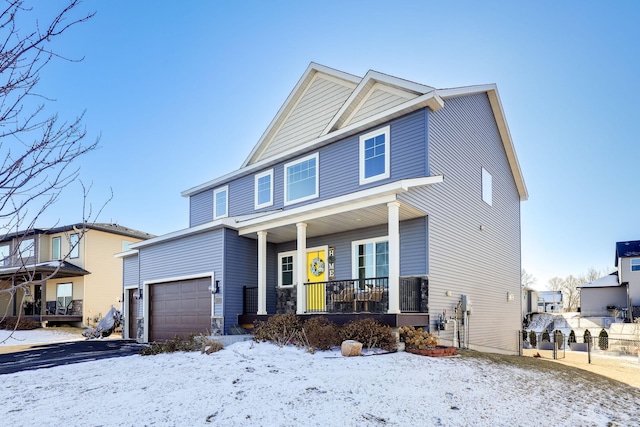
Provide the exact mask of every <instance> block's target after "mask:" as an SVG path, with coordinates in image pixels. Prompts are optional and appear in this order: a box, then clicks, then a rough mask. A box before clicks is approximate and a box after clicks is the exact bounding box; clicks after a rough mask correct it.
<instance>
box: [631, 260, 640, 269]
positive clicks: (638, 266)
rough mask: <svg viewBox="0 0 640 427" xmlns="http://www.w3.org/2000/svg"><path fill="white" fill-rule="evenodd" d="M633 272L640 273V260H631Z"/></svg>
mask: <svg viewBox="0 0 640 427" xmlns="http://www.w3.org/2000/svg"><path fill="white" fill-rule="evenodd" d="M631 271H640V258H633V259H632V260H631Z"/></svg>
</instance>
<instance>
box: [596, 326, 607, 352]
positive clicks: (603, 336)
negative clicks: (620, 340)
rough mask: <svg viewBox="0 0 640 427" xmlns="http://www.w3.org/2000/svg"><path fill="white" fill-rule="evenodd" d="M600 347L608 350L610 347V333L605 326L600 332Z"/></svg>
mask: <svg viewBox="0 0 640 427" xmlns="http://www.w3.org/2000/svg"><path fill="white" fill-rule="evenodd" d="M598 347H600V350H607V349H608V348H609V334H608V333H607V331H605V330H604V328H603V329H602V330H601V331H600V333H599V334H598Z"/></svg>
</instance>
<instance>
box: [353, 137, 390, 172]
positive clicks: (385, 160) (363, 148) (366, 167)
mask: <svg viewBox="0 0 640 427" xmlns="http://www.w3.org/2000/svg"><path fill="white" fill-rule="evenodd" d="M389 134H390V127H389V126H385V127H383V128H382V129H377V130H375V131H373V132H369V133H367V134H365V135H362V136H361V137H360V184H367V183H369V182H373V181H378V180H380V179H384V178H389V176H390V172H389V164H390V162H389V139H390V136H389Z"/></svg>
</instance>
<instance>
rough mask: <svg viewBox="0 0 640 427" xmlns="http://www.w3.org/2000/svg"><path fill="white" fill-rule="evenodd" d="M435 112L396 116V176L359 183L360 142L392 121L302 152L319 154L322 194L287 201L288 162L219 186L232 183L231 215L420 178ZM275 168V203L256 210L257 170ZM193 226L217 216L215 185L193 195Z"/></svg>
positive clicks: (393, 153) (425, 165) (393, 134)
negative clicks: (311, 197)
mask: <svg viewBox="0 0 640 427" xmlns="http://www.w3.org/2000/svg"><path fill="white" fill-rule="evenodd" d="M429 114H431V113H430V111H429V110H428V109H423V110H419V111H415V112H413V113H410V114H407V115H406V116H402V117H399V118H397V119H395V120H392V121H391V122H389V123H388V124H389V125H390V127H391V144H390V147H391V162H390V168H391V176H390V177H389V178H387V179H383V180H380V181H375V182H372V183H369V184H366V185H360V183H359V164H360V163H359V162H360V157H359V156H360V145H359V144H360V141H359V136H360V135H364V134H366V133H368V132H370V131H372V130H375V129H381V128H383V127H384V126H386V125H387V124H382V125H380V126H375V127H373V128H371V129H367V130H365V131H363V132H361V133H360V134H357V135H353V136H351V137H348V138H345V139H342V140H340V141H337V142H335V143H333V144H330V145H328V146H325V147H322V148H320V149H319V150H314V151H311V152H308V153H304V154H301V155H300V156H299V157H297V158H302V157H304V156H307V155H309V154H312V153H315V152H316V151H317V152H318V153H319V159H318V162H319V171H320V172H319V173H320V181H319V197H317V198H314V199H311V200H307V201H305V202H301V203H295V204H292V205H290V206H286V207H285V205H284V183H285V179H284V173H285V172H284V165H285V163H288V162H290V161H291V160H287V161H283V162H281V163H278V164H276V165H274V166H273V167H269V168H266V169H264V170H260V171H256V173H254V174H250V175H246V176H242V177H239V178H237V179H235V180H233V181H231V182H229V183H221V184H220V187H222V186H225V185H228V186H229V215H230V216H238V215H247V214H251V213H253V212H260V211H271V210H277V209H287V208H290V207H298V206H302V205H305V204H310V203H316V202H319V201H322V200H326V199H330V198H333V197H338V196H342V195H344V194H349V193H353V192H355V191H360V190H364V189H367V188H371V187H376V186H379V185H383V184H385V183H388V182H393V181H398V180H402V179H407V178H419V177H424V176H428V175H429V168H428V161H427V160H428V153H427V149H426V145H427V143H426V141H427V122H428V116H429ZM269 169H273V181H274V188H273V197H274V203H273V205H272V206H269V207H267V208H264V209H259V210H257V211H256V210H255V209H254V195H255V194H254V191H255V175H256V174H258V173H261V172H264V171H265V170H269ZM190 209H191V214H190V220H191V223H190V225H191V226H192V227H194V226H196V225H200V224H203V223H206V222H210V221H212V220H213V190H207V191H203V192H202V193H198V194H195V195H193V196H191V197H190Z"/></svg>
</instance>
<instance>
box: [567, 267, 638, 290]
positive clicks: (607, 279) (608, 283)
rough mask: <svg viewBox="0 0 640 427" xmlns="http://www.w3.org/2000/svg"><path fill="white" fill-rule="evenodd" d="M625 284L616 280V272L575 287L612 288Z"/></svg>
mask: <svg viewBox="0 0 640 427" xmlns="http://www.w3.org/2000/svg"><path fill="white" fill-rule="evenodd" d="M625 284H626V283H620V281H619V280H618V272H617V271H615V272H613V273H611V274H609V275H607V276H604V277H601V278H599V279H597V280H594V281H593V282H591V283H586V284H584V285H582V286H577V288H613V287H616V286H622V285H625Z"/></svg>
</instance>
